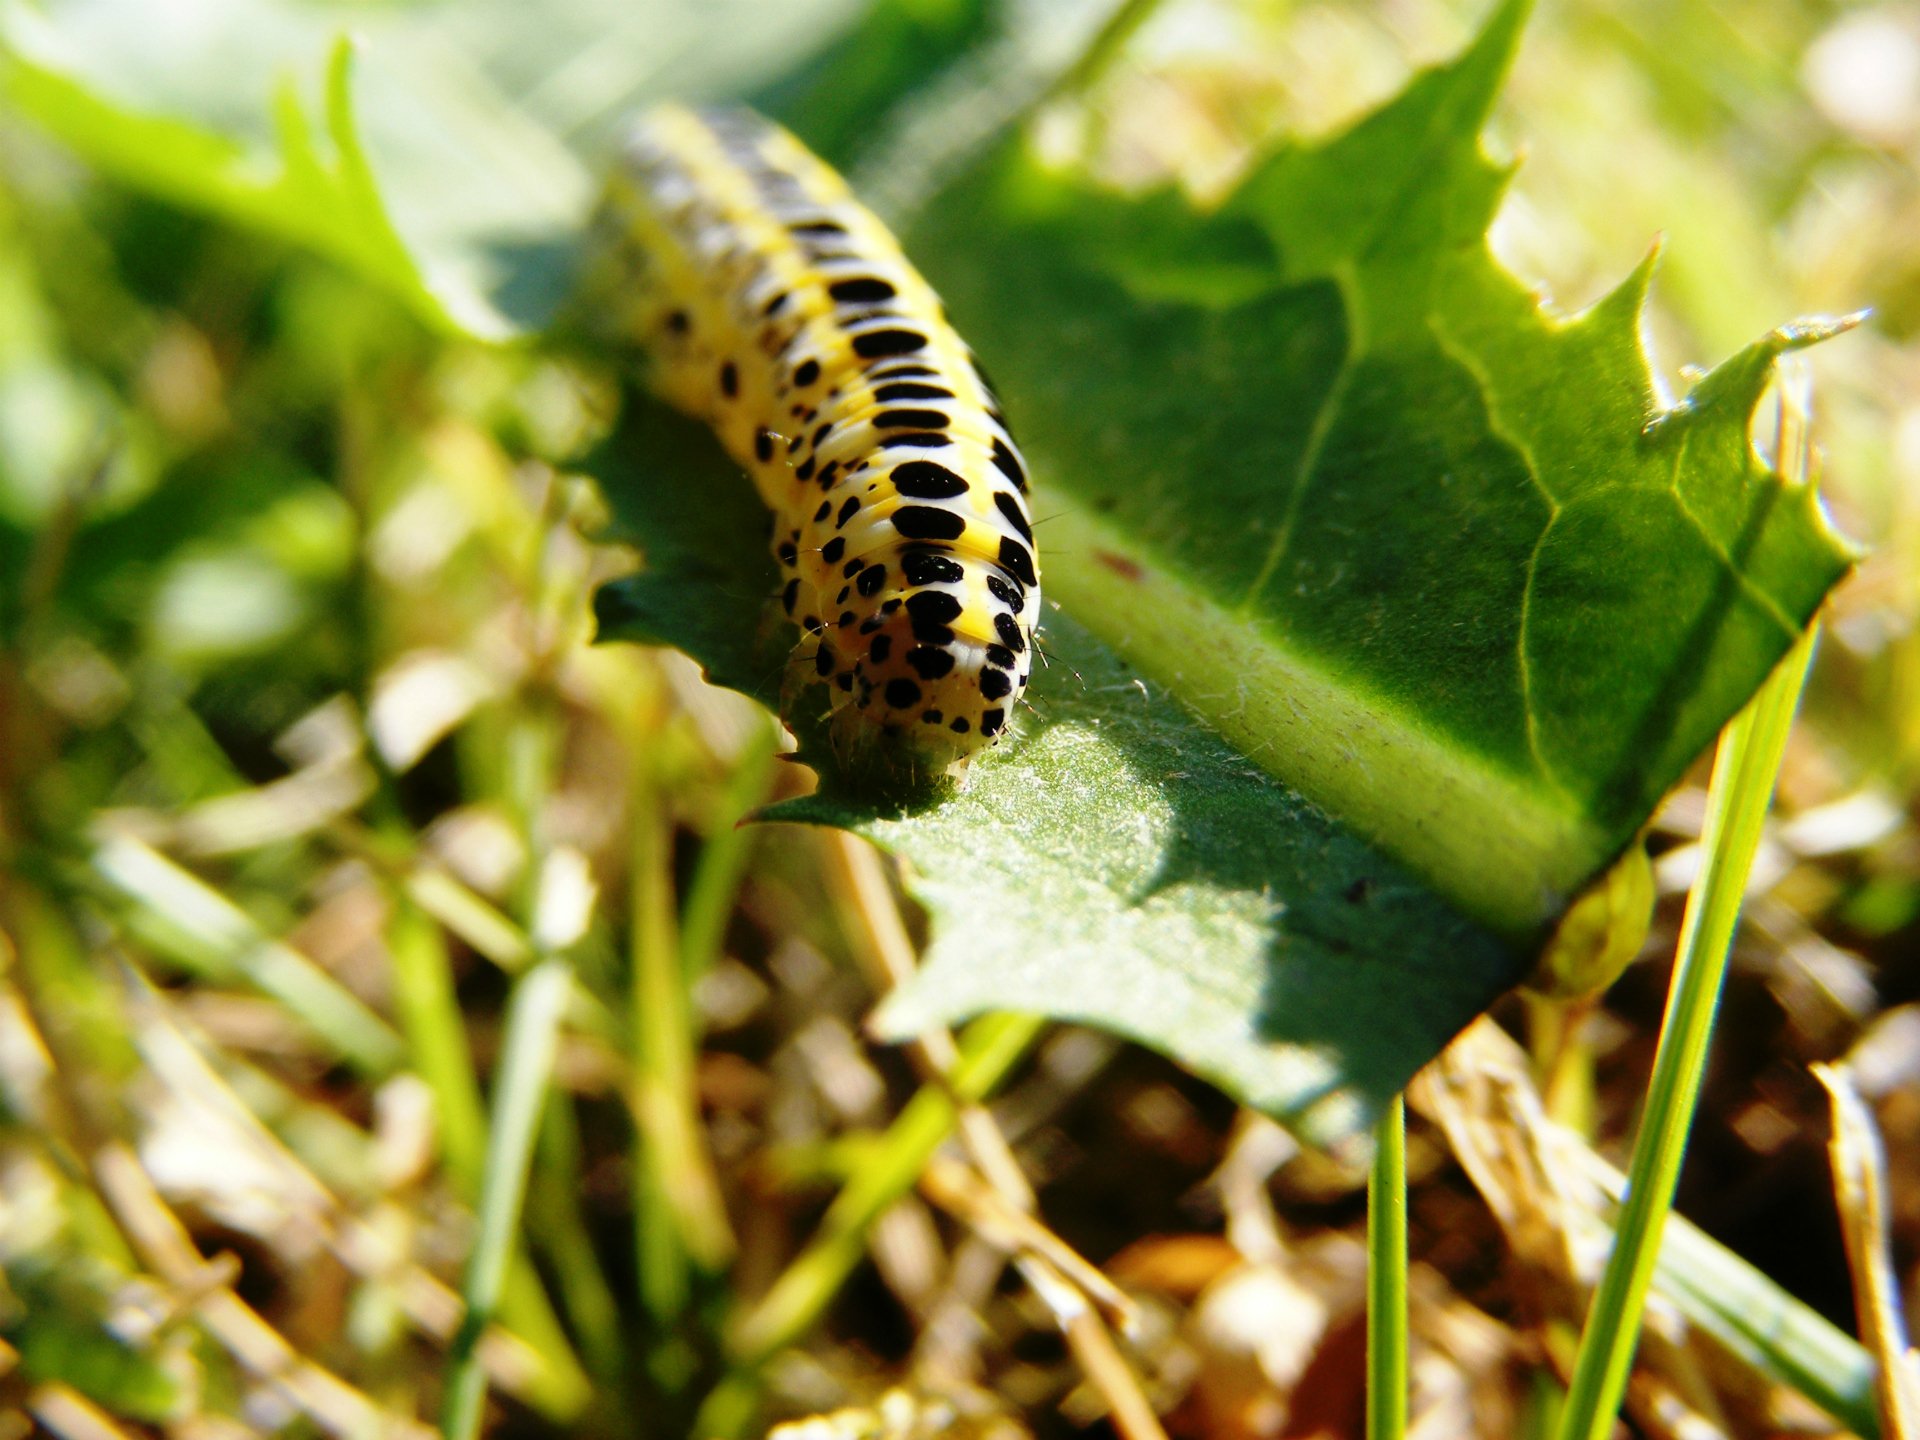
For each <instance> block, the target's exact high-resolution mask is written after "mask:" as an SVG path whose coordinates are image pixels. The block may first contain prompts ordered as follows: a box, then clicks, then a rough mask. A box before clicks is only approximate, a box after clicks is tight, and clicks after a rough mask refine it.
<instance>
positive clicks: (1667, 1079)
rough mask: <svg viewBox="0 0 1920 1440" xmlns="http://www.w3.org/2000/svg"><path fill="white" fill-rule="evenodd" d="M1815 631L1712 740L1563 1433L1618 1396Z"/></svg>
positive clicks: (1566, 1439) (1597, 1435)
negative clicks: (1648, 1076) (1671, 959)
mask: <svg viewBox="0 0 1920 1440" xmlns="http://www.w3.org/2000/svg"><path fill="white" fill-rule="evenodd" d="M1818 629H1819V627H1818V626H1817V625H1812V626H1809V627H1808V628H1807V630H1806V632H1805V633H1804V634H1802V635H1801V636H1800V638H1799V639H1798V640H1797V641H1795V642H1794V645H1793V648H1792V649H1791V650H1789V651H1788V652H1787V655H1786V658H1785V659H1784V660H1782V661H1781V662H1780V665H1779V667H1778V668H1777V669H1775V671H1774V672H1773V674H1772V675H1771V676H1770V677H1768V679H1767V682H1766V683H1765V684H1764V685H1763V686H1761V688H1760V692H1759V694H1758V695H1756V696H1755V697H1754V699H1753V701H1752V703H1750V704H1749V705H1748V706H1747V708H1746V709H1744V710H1742V711H1741V712H1740V714H1739V715H1737V716H1736V717H1735V718H1734V720H1733V722H1732V723H1731V724H1730V725H1728V727H1727V730H1726V733H1725V734H1724V735H1723V736H1722V737H1721V740H1720V748H1719V751H1718V753H1717V755H1716V756H1715V759H1714V766H1713V780H1712V783H1711V785H1710V787H1709V789H1708V794H1707V821H1706V826H1705V828H1704V830H1703V831H1702V833H1701V837H1700V848H1701V851H1702V854H1703V855H1704V856H1705V862H1704V864H1703V866H1702V868H1701V871H1700V876H1699V878H1698V880H1696V881H1695V883H1694V887H1693V890H1692V893H1691V894H1689V895H1688V897H1687V911H1686V918H1685V920H1684V922H1683V923H1682V926H1681V931H1680V946H1679V955H1678V958H1677V959H1676V961H1675V964H1674V972H1673V982H1672V988H1671V990H1670V992H1669V995H1668V1000H1667V1013H1666V1018H1665V1020H1664V1021H1663V1022H1662V1024H1661V1028H1660V1046H1659V1049H1658V1051H1657V1052H1656V1053H1655V1055H1654V1061H1653V1080H1652V1084H1651V1086H1650V1087H1649V1090H1648V1096H1647V1109H1646V1115H1645V1117H1644V1118H1643V1120H1642V1121H1641V1126H1640V1133H1639V1136H1638V1137H1637V1139H1636V1140H1635V1142H1634V1151H1633V1162H1632V1165H1631V1167H1630V1168H1629V1170H1628V1179H1627V1195H1626V1201H1625V1204H1624V1205H1623V1207H1622V1209H1621V1212H1620V1219H1619V1223H1618V1225H1617V1227H1616V1230H1615V1234H1614V1245H1613V1252H1612V1254H1611V1255H1609V1256H1608V1259H1607V1267H1606V1270H1605V1272H1604V1274H1603V1275H1602V1276H1601V1280H1600V1286H1599V1289H1598V1290H1596V1291H1595V1292H1594V1297H1593V1305H1592V1308H1591V1309H1590V1310H1589V1311H1588V1313H1587V1325H1586V1330H1585V1332H1584V1334H1583V1335H1582V1336H1581V1342H1580V1351H1579V1355H1578V1357H1577V1359H1576V1360H1575V1362H1574V1370H1573V1380H1572V1382H1571V1385H1570V1387H1569V1389H1568V1393H1567V1406H1566V1410H1565V1411H1564V1412H1563V1414H1562V1416H1561V1422H1560V1430H1559V1436H1560V1440H1605V1437H1606V1436H1607V1435H1608V1434H1610V1433H1611V1431H1612V1428H1613V1421H1614V1416H1615V1415H1616V1414H1617V1413H1618V1412H1619V1409H1620V1401H1621V1397H1622V1396H1623V1395H1624V1394H1625V1391H1626V1384H1627V1373H1628V1369H1629V1367H1630V1366H1631V1364H1632V1361H1633V1352H1634V1347H1635V1345H1636V1344H1637V1342H1638V1339H1639V1334H1640V1321H1641V1316H1642V1313H1643V1311H1644V1309H1645V1306H1646V1299H1647V1288H1648V1285H1649V1284H1650V1282H1651V1281H1652V1278H1653V1270H1654V1265H1655V1262H1656V1261H1657V1260H1658V1258H1659V1253H1660V1233H1661V1229H1662V1227H1663V1226H1664V1225H1665V1223H1666V1218H1667V1212H1668V1210H1669V1209H1671V1208H1672V1205H1673V1192H1674V1186H1675V1184H1676V1183H1677V1181H1678V1179H1679V1175H1680V1163H1681V1160H1682V1159H1683V1158H1684V1157H1685V1154H1686V1147H1687V1133H1688V1130H1689V1129H1690V1128H1691V1126H1692V1123H1693V1113H1694V1108H1695V1105H1696V1104H1697V1103H1698V1101H1699V1098H1700V1082H1701V1077H1702V1074H1703V1073H1704V1071H1705V1068H1706V1057H1707V1042H1708V1040H1709V1038H1710V1037H1711V1035H1712V1032H1713V1019H1714V1012H1715V1010H1716V1008H1717V1007H1718V1005H1719V1001H1720V987H1721V982H1722V980H1723V979H1724V978H1725V975H1726V967H1727V952H1728V949H1729V947H1730V945H1731V943H1732V940H1733V930H1734V926H1735V924H1736V923H1737V922H1738V920H1739V918H1740V902H1741V899H1742V896H1743V894H1744V892H1745V889H1746V879H1747V872H1748V870H1749V869H1750V868H1751V866H1752V864H1753V855H1754V851H1755V849H1756V848H1757V847H1758V846H1759V843H1760V830H1761V825H1762V823H1763V822H1764V820H1765V818H1766V813H1767V806H1768V804H1769V803H1770V802H1771V800H1772V798H1773V785H1774V779H1775V777H1776V776H1777V775H1778V773H1779V769H1780V759H1781V756H1782V754H1783V753H1784V751H1785V749H1786V742H1787V731H1788V729H1789V728H1790V726H1791V724H1792V721H1793V712H1794V708H1795V706H1796V705H1798V703H1799V700H1800V689H1801V686H1802V685H1803V684H1804V683H1805V681H1806V676H1807V667H1808V664H1809V662H1810V661H1811V660H1812V657H1813V647H1814V640H1815V637H1816V635H1817V634H1818Z"/></svg>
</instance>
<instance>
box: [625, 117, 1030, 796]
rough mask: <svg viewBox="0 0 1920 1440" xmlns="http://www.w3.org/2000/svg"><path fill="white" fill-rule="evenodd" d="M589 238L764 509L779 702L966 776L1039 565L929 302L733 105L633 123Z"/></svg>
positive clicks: (968, 358) (854, 204)
mask: <svg viewBox="0 0 1920 1440" xmlns="http://www.w3.org/2000/svg"><path fill="white" fill-rule="evenodd" d="M599 228H600V232H601V234H602V236H603V237H604V238H603V244H605V245H607V246H608V247H609V248H610V252H611V256H612V266H611V269H612V274H613V279H614V283H613V285H612V287H611V289H609V290H608V291H607V293H608V294H610V295H612V296H614V297H615V298H614V300H613V302H612V311H611V322H612V324H613V326H614V327H615V329H616V331H617V332H618V334H619V335H620V336H621V338H622V339H624V340H627V341H630V342H637V343H638V345H639V346H640V348H641V349H642V350H643V352H644V353H645V355H646V357H647V375H648V381H649V384H650V386H651V388H653V389H654V390H655V391H656V392H657V393H658V394H659V395H660V396H661V397H662V398H663V399H665V400H666V401H667V402H668V403H670V404H672V405H674V406H675V407H677V408H678V409H680V410H682V411H684V412H686V413H687V414H689V415H692V416H694V417H696V418H699V419H701V420H704V421H706V422H707V423H708V424H710V425H711V426H712V428H713V430H714V431H715V433H716V435H717V436H718V438H719V439H720V441H721V443H722V444H723V445H724V446H725V448H726V449H727V451H728V452H729V453H730V454H731V455H732V456H733V457H734V459H736V460H737V461H738V462H739V463H740V464H741V465H742V466H744V467H745V468H746V470H747V471H748V473H749V474H750V475H751V476H752V479H753V482H754V485H755V487H756V488H757V489H758V491H759V493H760V496H761V498H762V499H763V500H764V501H765V502H766V505H767V508H768V509H769V510H770V511H771V512H772V518H773V533H772V545H773V553H774V558H775V560H776V561H777V562H778V564H779V568H780V577H781V589H780V597H779V604H780V607H781V609H782V611H783V612H784V613H785V615H786V616H787V617H788V618H790V619H791V620H792V621H794V622H795V623H796V624H797V625H798V626H799V627H800V638H799V641H798V643H797V644H796V645H795V647H794V650H793V653H792V655H791V657H790V662H789V666H788V682H787V684H786V685H785V686H783V701H784V702H785V705H786V707H787V708H788V709H789V711H790V709H791V705H792V704H793V702H794V701H795V699H796V698H797V697H798V695H800V694H802V693H805V692H807V691H808V690H810V689H811V688H812V687H814V686H817V685H824V686H825V687H826V691H827V694H828V696H829V697H830V703H831V709H832V715H833V718H832V724H831V728H830V731H829V733H830V734H831V735H832V737H833V738H834V741H835V743H836V745H837V746H843V747H846V748H847V749H849V750H851V749H858V748H860V747H871V748H872V749H873V750H874V751H876V752H877V753H879V754H880V755H881V756H882V757H883V758H890V759H895V760H904V761H905V762H907V765H908V767H909V769H910V770H911V771H912V772H913V773H915V774H922V775H931V774H935V773H939V772H941V771H947V772H951V773H955V774H964V770H965V765H966V762H967V761H968V759H969V758H970V757H971V756H973V755H974V754H975V753H976V752H978V751H979V750H980V749H982V748H983V747H985V746H987V745H989V744H992V743H993V742H994V741H995V740H997V739H998V738H999V737H1000V736H1001V735H1003V734H1004V733H1006V730H1007V727H1008V717H1009V716H1010V715H1011V714H1012V711H1013V706H1014V704H1015V702H1017V701H1018V700H1019V699H1020V697H1021V695H1022V693H1023V692H1024V690H1025V689H1026V685H1027V680H1028V677H1029V675H1030V673H1031V670H1032V659H1033V651H1034V647H1033V640H1034V631H1035V627H1036V625H1037V622H1038V619H1039V607H1040V569H1039V561H1038V558H1037V556H1036V554H1035V549H1034V543H1033V523H1032V520H1031V518H1030V515H1029V511H1028V506H1027V472H1026V466H1025V463H1024V462H1023V461H1022V459H1021V456H1020V452H1019V449H1018V447H1017V446H1016V445H1015V444H1014V441H1013V437H1012V435H1010V434H1009V433H1008V430H1007V425H1006V420H1005V418H1004V417H1003V416H1002V414H1001V411H1000V406H999V402H998V400H997V399H996V398H995V396H994V393H993V390H992V388H991V386H990V385H989V383H988V381H987V378H986V376H985V374H984V373H982V371H981V368H980V366H979V363H978V362H977V361H976V360H975V359H974V358H973V354H972V352H971V351H970V350H969V349H968V348H967V346H966V344H965V343H964V342H963V341H962V340H961V339H960V337H959V336H958V335H956V334H955V333H954V331H953V328H952V327H951V326H950V325H949V324H948V323H947V319H946V312H945V309H944V307H943V306H942V305H941V303H940V300H939V298H938V297H937V296H936V295H935V294H934V292H933V291H932V289H931V288H929V286H928V285H927V283H926V281H925V280H923V279H922V278H921V277H920V274H919V272H918V271H916V270H915V269H914V268H913V266H912V264H911V263H909V261H908V260H907V258H906V256H905V255H904V254H902V253H901V250H900V246H899V244H898V242H897V241H895V239H894V238H893V236H892V235H891V234H890V233H889V232H888V230H887V228H886V226H885V225H884V224H882V223H881V221H880V220H879V219H878V218H877V217H876V216H875V215H874V214H873V213H872V212H871V211H869V210H868V209H867V208H866V207H865V206H863V205H861V204H860V202H859V201H858V200H856V199H855V198H854V196H853V194H852V192H851V191H850V190H849V189H848V187H847V185H846V183H845V181H843V180H842V179H841V178H840V176H839V175H838V174H837V173H835V172H834V171H833V170H832V169H831V168H829V167H828V166H827V165H826V163H825V162H823V161H822V160H820V159H819V158H817V157H816V156H815V155H813V154H812V153H811V152H810V151H809V150H807V149H806V148H805V147H804V146H803V145H802V144H801V143H800V142H799V141H798V140H796V139H795V138H794V137H793V136H792V135H790V134H789V133H787V131H785V130H783V129H782V128H780V127H779V126H777V125H775V124H773V123H772V122H770V121H767V120H764V119H762V118H760V117H759V116H757V115H754V114H752V113H750V112H747V111H741V110H717V111H699V112H696V111H693V110H690V109H687V108H684V107H682V106H678V105H665V106H661V107H659V108H657V109H654V110H651V111H649V112H648V113H647V114H645V115H644V116H643V117H642V118H641V119H640V121H639V122H638V123H637V124H636V126H635V127H634V129H633V131H632V132H631V135H630V137H629V139H628V141H627V143H626V145H625V147H624V150H623V153H622V157H621V160H620V162H619V164H618V165H617V166H616V167H615V172H614V175H613V178H612V179H611V181H610V183H609V185H608V189H607V193H606V197H605V199H604V201H603V204H602V208H601V214H600V221H599Z"/></svg>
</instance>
